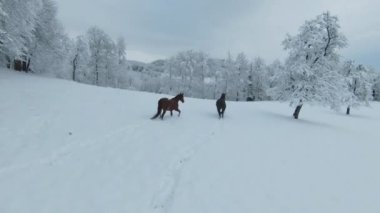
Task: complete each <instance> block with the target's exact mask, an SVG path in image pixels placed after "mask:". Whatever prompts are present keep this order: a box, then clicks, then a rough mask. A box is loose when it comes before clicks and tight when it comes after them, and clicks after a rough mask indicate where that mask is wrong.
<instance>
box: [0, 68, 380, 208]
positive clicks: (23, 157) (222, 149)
mask: <svg viewBox="0 0 380 213" xmlns="http://www.w3.org/2000/svg"><path fill="white" fill-rule="evenodd" d="M185 95H186V94H185ZM160 97H170V96H168V95H157V94H149V93H143V92H132V91H125V90H119V89H111V88H101V87H95V86H89V85H83V84H78V83H75V82H71V81H65V80H58V79H50V78H44V77H38V76H33V75H28V74H23V73H17V72H11V71H8V70H0V212H1V213H16V212H17V213H30V212H32V213H52V212H54V213H61V212H62V213H68V212H70V213H84V212H91V213H111V212H112V213H118V212H125V213H139V212H147V213H149V212H153V213H155V212H167V213H169V212H171V213H202V212H213V213H236V212H260V213H270V212H281V213H283V212H289V213H306V212H307V213H320V212H323V213H329V212H334V213H337V212H341V213H351V212H352V213H358V212H366V213H372V212H373V213H378V212H380V202H379V198H380V170H379V163H380V140H379V124H380V122H379V121H380V104H379V103H372V106H371V107H370V108H361V109H353V110H352V115H350V116H346V115H344V114H343V113H336V112H334V111H331V110H330V109H326V108H319V107H311V106H308V105H305V106H304V107H303V108H302V111H301V113H300V119H299V120H294V119H293V118H292V117H291V114H292V112H293V108H290V107H289V106H288V104H286V103H278V102H250V103H234V102H227V109H226V114H225V118H224V119H222V120H219V119H218V118H217V112H216V107H215V101H214V100H199V99H191V98H186V97H185V103H184V104H182V103H180V109H181V110H182V114H181V117H178V116H177V113H176V112H175V113H174V115H173V117H170V113H167V114H166V117H165V119H164V120H163V121H161V120H159V119H157V120H150V117H152V116H153V115H154V114H155V112H156V109H157V101H158V99H159V98H160Z"/></svg>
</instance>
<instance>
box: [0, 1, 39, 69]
mask: <svg viewBox="0 0 380 213" xmlns="http://www.w3.org/2000/svg"><path fill="white" fill-rule="evenodd" d="M0 3H1V6H0V8H1V10H0V66H9V67H11V68H14V63H15V60H17V61H23V62H24V63H25V61H26V57H25V54H26V52H27V51H28V44H29V43H30V42H31V41H32V40H33V37H34V35H33V30H34V27H35V24H36V23H35V22H36V18H37V13H38V11H39V10H40V8H41V1H40V0H2V1H1V2H0ZM24 68H25V67H23V69H24ZM17 69H20V68H17Z"/></svg>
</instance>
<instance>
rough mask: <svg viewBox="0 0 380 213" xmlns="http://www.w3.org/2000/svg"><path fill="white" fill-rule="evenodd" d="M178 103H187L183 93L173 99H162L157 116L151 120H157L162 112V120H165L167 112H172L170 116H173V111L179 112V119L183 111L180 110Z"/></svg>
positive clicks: (159, 102)
mask: <svg viewBox="0 0 380 213" xmlns="http://www.w3.org/2000/svg"><path fill="white" fill-rule="evenodd" d="M178 101H181V102H182V103H185V100H184V99H183V93H180V94H178V95H177V96H175V97H174V98H172V99H170V100H169V99H168V98H161V99H160V100H159V101H158V109H157V114H156V115H155V116H153V117H152V118H151V119H155V118H157V117H158V116H159V115H160V114H161V112H162V114H161V117H160V118H161V119H164V115H165V113H166V111H167V110H169V111H170V115H171V116H173V110H175V111H177V112H178V117H179V116H180V115H181V110H179V109H178Z"/></svg>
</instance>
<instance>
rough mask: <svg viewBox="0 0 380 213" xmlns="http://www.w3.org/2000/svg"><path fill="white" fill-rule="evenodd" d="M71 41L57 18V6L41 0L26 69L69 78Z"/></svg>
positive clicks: (46, 0) (29, 44)
mask: <svg viewBox="0 0 380 213" xmlns="http://www.w3.org/2000/svg"><path fill="white" fill-rule="evenodd" d="M72 48H73V43H72V42H71V40H70V39H69V38H68V37H67V36H66V35H65V33H64V29H63V26H62V25H61V23H60V22H59V21H58V20H57V6H56V5H55V2H53V1H52V0H42V7H41V9H40V10H39V11H38V14H37V18H36V25H35V27H34V30H33V39H32V40H31V41H30V42H29V43H28V51H27V54H26V56H27V59H28V62H27V70H32V71H33V72H37V73H48V74H51V75H54V76H57V77H60V78H70V77H71V74H70V72H69V71H68V66H69V63H70V59H69V56H70V54H69V52H70V51H71V49H72Z"/></svg>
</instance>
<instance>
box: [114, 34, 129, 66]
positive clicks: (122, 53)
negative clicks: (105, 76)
mask: <svg viewBox="0 0 380 213" xmlns="http://www.w3.org/2000/svg"><path fill="white" fill-rule="evenodd" d="M116 48H117V56H118V63H119V65H124V64H125V63H126V61H127V58H126V50H127V46H126V44H125V39H124V38H123V37H119V38H118V39H117V42H116Z"/></svg>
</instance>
